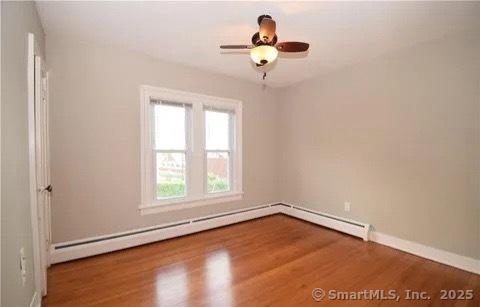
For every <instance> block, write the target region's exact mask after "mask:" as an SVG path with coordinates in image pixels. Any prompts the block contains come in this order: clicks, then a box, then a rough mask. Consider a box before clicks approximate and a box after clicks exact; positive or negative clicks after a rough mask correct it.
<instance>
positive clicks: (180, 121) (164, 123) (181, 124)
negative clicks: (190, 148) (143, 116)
mask: <svg viewBox="0 0 480 307" xmlns="http://www.w3.org/2000/svg"><path fill="white" fill-rule="evenodd" d="M154 109H155V131H154V133H155V137H154V141H155V149H176V150H185V108H184V107H178V106H171V105H162V104H156V105H154Z"/></svg>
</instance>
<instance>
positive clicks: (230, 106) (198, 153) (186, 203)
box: [139, 85, 243, 215]
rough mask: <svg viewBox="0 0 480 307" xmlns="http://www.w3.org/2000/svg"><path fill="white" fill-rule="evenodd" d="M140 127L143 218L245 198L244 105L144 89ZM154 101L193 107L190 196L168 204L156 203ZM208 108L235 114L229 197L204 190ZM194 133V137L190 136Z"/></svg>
mask: <svg viewBox="0 0 480 307" xmlns="http://www.w3.org/2000/svg"><path fill="white" fill-rule="evenodd" d="M140 96H141V99H140V123H141V127H140V130H141V141H140V144H141V149H140V157H141V161H140V164H141V204H140V205H139V210H140V214H141V215H145V214H153V213H159V212H167V211H173V210H181V209H185V208H192V207H197V206H205V205H210V204H214V203H222V202H231V201H235V200H240V199H241V198H242V195H243V179H242V102H241V101H239V100H234V99H229V98H220V97H214V96H207V95H201V94H194V93H188V92H183V91H177V90H171V89H166V88H159V87H153V86H148V85H142V86H140ZM151 98H154V99H159V100H165V101H171V102H178V103H184V104H191V105H192V108H191V111H190V112H191V113H192V114H191V115H190V116H189V119H190V121H191V122H190V123H189V125H188V127H187V129H186V131H187V138H188V140H190V142H188V144H187V152H188V153H189V154H187V157H186V160H187V163H188V164H187V174H186V182H187V185H188V187H187V195H186V196H185V197H182V198H172V199H165V200H155V199H154V195H153V192H154V189H153V188H152V187H154V186H155V185H154V184H153V176H154V175H153V169H154V167H153V165H152V163H153V162H152V161H153V158H152V144H151V142H152V138H151V129H152V123H151V121H152V116H151V112H150V109H151ZM205 107H213V108H217V109H222V110H231V111H233V112H234V113H235V116H234V125H235V127H234V129H233V130H234V131H233V133H234V138H233V144H232V145H233V146H232V148H230V152H231V154H230V159H232V162H231V164H232V168H233V170H231V172H230V173H233V178H232V185H231V191H229V192H227V193H221V194H220V193H218V194H214V195H213V194H208V193H207V191H205V189H204V184H203V183H204V182H205V177H206V176H205V174H204V173H205V172H204V169H205V163H204V160H205V140H204V132H205V119H204V110H205ZM189 133H191V134H192V135H189Z"/></svg>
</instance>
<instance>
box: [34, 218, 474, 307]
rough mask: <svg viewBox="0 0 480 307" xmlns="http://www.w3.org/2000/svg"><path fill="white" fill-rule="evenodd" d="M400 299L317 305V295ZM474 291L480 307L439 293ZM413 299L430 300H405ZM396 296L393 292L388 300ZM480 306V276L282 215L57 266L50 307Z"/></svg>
mask: <svg viewBox="0 0 480 307" xmlns="http://www.w3.org/2000/svg"><path fill="white" fill-rule="evenodd" d="M314 288H322V289H323V290H324V291H325V293H326V295H327V296H328V295H329V294H330V295H332V294H331V293H332V292H328V291H331V290H336V291H343V292H345V291H363V290H376V289H384V290H396V293H395V294H398V295H399V296H400V297H401V299H400V300H399V301H398V302H397V301H392V300H365V299H364V300H329V299H328V298H327V297H324V298H323V300H321V302H317V301H315V300H313V299H312V290H313V289H314ZM442 289H445V290H473V291H474V298H473V299H471V300H440V294H441V293H440V291H441V290H442ZM405 290H413V291H426V292H427V294H428V295H429V296H430V297H431V298H430V299H429V300H406V299H405V292H404V291H405ZM387 294H388V293H387V292H385V295H387ZM321 305H335V306H352V305H355V306H476V307H478V306H480V275H476V274H471V273H468V272H465V271H462V270H459V269H455V268H452V267H449V266H446V265H442V264H439V263H436V262H433V261H429V260H426V259H423V258H420V257H416V256H413V255H410V254H407V253H404V252H401V251H398V250H395V249H391V248H388V247H385V246H382V245H379V244H376V243H372V242H363V241H361V240H359V239H357V238H354V237H351V236H348V235H344V234H341V233H338V232H335V231H332V230H329V229H326V228H322V227H319V226H316V225H313V224H310V223H307V222H304V221H300V220H297V219H294V218H291V217H287V216H284V215H274V216H269V217H265V218H261V219H257V220H252V221H248V222H244V223H240V224H236V225H232V226H228V227H223V228H218V229H214V230H209V231H205V232H201V233H197V234H193V235H189V236H185V237H181V238H176V239H171V240H167V241H163V242H158V243H153V244H149V245H144V246H140V247H135V248H131V249H128V250H123V251H118V252H114V253H109V254H105V255H100V256H96V257H91V258H87V259H81V260H77V261H72V262H68V263H62V264H57V265H54V266H52V267H51V268H50V269H49V271H48V295H47V296H46V297H45V298H44V300H43V306H169V307H170V306H321Z"/></svg>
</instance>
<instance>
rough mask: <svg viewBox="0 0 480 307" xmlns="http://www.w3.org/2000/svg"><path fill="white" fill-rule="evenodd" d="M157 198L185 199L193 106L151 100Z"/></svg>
mask: <svg viewBox="0 0 480 307" xmlns="http://www.w3.org/2000/svg"><path fill="white" fill-rule="evenodd" d="M151 103H152V104H153V116H154V129H153V133H152V137H153V152H152V154H153V157H154V164H155V190H154V192H155V199H156V200H161V199H168V198H176V197H177V198H178V197H185V195H186V160H187V158H186V157H187V148H188V147H189V146H188V145H189V144H188V138H187V131H189V129H188V127H187V125H189V123H190V121H189V119H188V114H189V112H190V109H191V108H190V106H188V105H184V104H177V103H170V102H163V101H159V100H151Z"/></svg>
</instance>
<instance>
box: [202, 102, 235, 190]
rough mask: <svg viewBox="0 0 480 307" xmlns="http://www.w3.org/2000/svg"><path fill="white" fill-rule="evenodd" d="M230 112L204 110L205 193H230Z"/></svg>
mask: <svg viewBox="0 0 480 307" xmlns="http://www.w3.org/2000/svg"><path fill="white" fill-rule="evenodd" d="M232 121H233V118H232V115H231V112H229V111H214V110H208V109H206V110H205V140H206V141H205V156H206V159H207V172H206V175H207V178H206V182H207V192H208V193H219V192H227V191H230V187H231V185H232V183H231V178H232V176H231V173H232V164H231V162H232V160H231V159H230V156H231V154H232V151H231V148H232V137H231V132H232V126H231V123H232Z"/></svg>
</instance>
